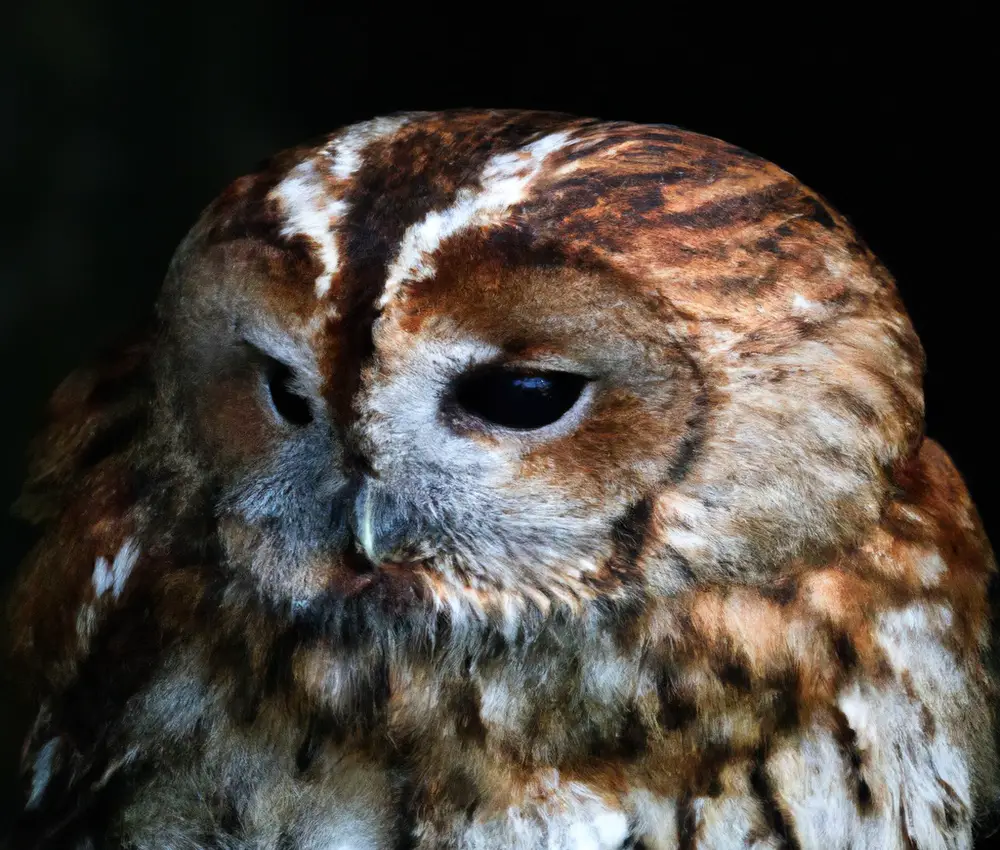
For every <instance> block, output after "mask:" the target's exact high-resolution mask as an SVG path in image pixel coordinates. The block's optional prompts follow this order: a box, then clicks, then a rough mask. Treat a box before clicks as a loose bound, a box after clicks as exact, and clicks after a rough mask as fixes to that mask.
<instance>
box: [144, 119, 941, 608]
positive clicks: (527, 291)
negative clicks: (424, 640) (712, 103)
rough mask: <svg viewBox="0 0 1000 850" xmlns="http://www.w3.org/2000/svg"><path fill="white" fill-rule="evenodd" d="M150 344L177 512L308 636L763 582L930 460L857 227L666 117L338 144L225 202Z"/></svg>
mask: <svg viewBox="0 0 1000 850" xmlns="http://www.w3.org/2000/svg"><path fill="white" fill-rule="evenodd" d="M159 320H160V321H159V325H160V326H159V331H158V334H157V336H156V338H155V342H154V343H153V346H152V354H151V360H152V375H153V379H152V384H153V388H154V389H153V401H152V402H151V404H152V408H151V409H152V411H153V414H152V416H151V417H150V421H151V422H152V426H151V432H150V437H149V439H150V441H151V444H152V445H153V446H154V447H155V448H154V451H153V455H154V456H155V458H156V462H155V465H154V467H155V468H154V470H153V471H152V472H150V473H148V474H149V475H150V476H152V484H153V487H152V489H153V490H167V489H170V488H171V487H173V488H174V489H175V490H176V489H178V488H179V489H180V490H182V491H183V492H184V494H185V495H184V496H183V498H182V499H181V502H183V504H184V505H185V506H186V508H185V509H186V510H188V511H189V512H197V513H198V514H200V515H208V516H211V517H213V518H214V522H215V526H214V530H213V532H212V533H213V535H214V537H213V539H214V540H215V541H216V542H217V544H218V545H217V550H218V553H219V561H220V563H221V564H222V565H224V569H225V570H226V571H228V573H229V574H230V575H233V576H236V577H238V578H239V579H240V580H243V581H246V582H248V583H249V584H251V585H253V586H254V587H256V588H258V589H259V590H261V591H262V592H263V595H264V596H265V597H266V598H268V599H270V600H273V601H278V602H280V603H281V604H282V605H286V606H289V607H290V609H291V610H293V611H311V610H316V609H317V606H321V605H323V604H334V600H339V602H338V603H337V604H342V603H343V600H352V599H353V600H365V599H367V600H378V603H377V604H378V606H381V607H380V610H389V611H390V612H392V616H394V617H398V618H402V619H405V618H406V617H407V616H408V615H409V614H410V613H412V612H414V611H422V612H426V611H428V610H434V611H445V612H449V613H450V615H451V616H452V619H453V620H454V621H456V622H457V621H458V620H460V619H462V618H466V619H473V620H474V619H477V618H479V619H493V618H499V620H501V621H503V622H507V623H512V622H516V621H518V619H519V618H520V617H522V616H527V613H526V612H528V611H532V612H536V613H537V612H540V613H542V614H545V613H546V612H551V611H552V610H554V609H559V610H563V611H567V610H568V611H574V610H580V609H581V608H585V607H587V606H590V605H593V604H602V605H607V604H617V603H623V604H631V603H634V602H636V601H641V600H642V599H644V598H649V597H653V596H662V595H669V594H674V593H677V592H678V591H680V590H683V589H684V588H687V587H690V586H692V585H696V584H702V583H708V582H743V583H746V582H749V583H759V582H762V581H767V580H768V579H769V578H771V577H773V576H775V575H776V574H777V573H779V572H780V571H782V570H784V569H787V568H789V566H790V565H793V564H796V563H802V562H808V561H809V560H810V559H818V558H821V557H826V556H828V555H829V553H830V551H831V550H836V549H837V548H838V547H845V546H850V545H851V544H852V542H854V541H856V540H857V539H859V538H860V536H861V535H862V534H863V532H864V531H865V529H866V528H868V527H869V526H870V524H871V523H873V522H875V521H876V520H877V518H878V516H879V512H880V509H881V506H882V504H883V502H884V500H885V499H886V498H887V495H888V493H889V490H890V488H891V486H892V485H891V478H892V469H893V466H894V464H896V463H897V462H898V461H900V460H902V459H905V458H906V457H907V456H908V455H909V454H910V453H911V452H912V450H913V449H914V447H915V445H916V443H917V441H918V440H919V438H920V436H921V425H922V397H921V389H920V385H921V373H922V353H921V350H920V347H919V343H918V342H917V339H916V337H915V335H914V332H913V330H912V328H911V326H910V323H909V321H908V319H907V317H906V315H905V313H904V311H903V309H902V307H901V305H900V301H899V299H898V297H897V294H896V291H895V288H894V285H893V283H892V280H891V278H890V276H889V275H888V273H887V272H886V271H885V269H884V268H883V267H882V266H881V265H880V264H879V263H878V262H877V260H876V259H875V258H874V257H873V255H872V254H871V253H870V252H869V251H868V249H867V248H865V247H864V246H863V245H862V243H861V242H860V241H859V240H858V238H857V236H856V235H855V234H854V232H853V231H852V229H851V227H850V226H849V225H848V224H847V222H846V221H845V220H844V219H843V218H842V217H840V216H839V215H838V214H837V213H835V212H834V211H832V210H831V209H830V208H829V207H828V206H827V204H826V203H825V202H824V201H823V200H822V199H821V198H820V197H818V196H817V195H816V194H815V193H813V192H811V191H810V190H809V189H807V188H805V187H804V186H802V185H801V184H800V183H799V182H798V181H796V180H795V179H794V178H793V177H791V176H790V175H789V174H787V173H785V172H784V171H782V170H780V169H779V168H777V167H775V166H774V165H771V164H769V163H768V162H766V161H764V160H762V159H760V158H759V157H757V156H754V155H752V154H750V153H748V152H746V151H744V150H741V149H739V148H736V147H733V146H732V145H729V144H726V143H724V142H721V141H718V140H716V139H712V138H707V137H705V136H701V135H697V134H695V133H691V132H687V131H683V130H680V129H677V128H675V127H670V126H640V125H634V124H628V123H622V122H611V123H609V122H600V121H593V120H581V119H576V118H572V117H567V116H564V115H557V114H549V113H536V112H512V111H490V112H453V113H416V114H404V115H396V116H392V117H388V118H381V119H377V120H374V121H370V122H367V123H363V124H358V125H355V126H351V127H347V128H346V129H343V130H341V131H339V132H336V133H334V134H333V135H331V136H329V137H328V138H326V139H325V140H323V141H322V142H321V143H319V144H318V145H315V146H309V147H302V148H298V149H295V150H292V151H289V152H286V153H284V154H281V155H279V156H278V157H276V158H275V159H274V160H272V161H271V162H269V163H268V164H267V165H265V166H264V167H263V168H262V169H261V170H260V171H259V172H257V173H255V174H253V175H250V176H248V177H244V178H242V179H239V180H237V181H236V182H235V183H234V184H233V185H232V186H230V187H229V188H228V190H226V192H225V193H224V194H223V195H222V196H221V197H220V198H219V199H218V200H216V201H215V202H214V203H213V204H212V205H211V206H210V207H209V208H208V210H207V211H206V212H205V213H204V215H203V216H202V218H201V220H200V221H199V222H198V224H197V225H196V226H195V227H194V229H193V230H192V231H191V233H190V234H189V235H188V236H187V238H186V239H185V241H184V242H183V244H182V246H181V247H180V249H179V250H178V252H177V254H176V256H175V258H174V260H173V262H172V265H171V268H170V270H169V274H168V278H167V281H166V284H165V287H164V290H163V293H162V297H161V298H160V301H159ZM145 522H146V523H147V524H149V525H156V524H158V523H161V524H162V523H168V524H169V522H170V520H169V519H167V518H166V517H165V516H164V513H163V512H162V511H156V510H153V509H150V510H148V511H147V512H146V519H145ZM174 534H175V536H176V535H178V534H182V532H180V531H176V530H175V532H174Z"/></svg>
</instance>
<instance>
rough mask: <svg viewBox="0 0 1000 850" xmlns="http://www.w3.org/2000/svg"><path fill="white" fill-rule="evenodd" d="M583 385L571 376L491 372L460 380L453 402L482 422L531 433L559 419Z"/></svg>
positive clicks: (502, 371) (578, 378)
mask: <svg viewBox="0 0 1000 850" xmlns="http://www.w3.org/2000/svg"><path fill="white" fill-rule="evenodd" d="M586 384H587V379H586V378H585V377H583V376H582V375H574V374H572V373H571V372H538V371H526V370H514V369H491V370H487V371H482V372H476V373H474V374H472V375H469V376H467V377H465V378H463V379H462V380H460V381H459V383H458V385H457V386H456V388H455V401H456V402H457V404H458V406H459V407H460V408H461V409H462V410H464V411H465V412H466V413H469V414H471V415H472V416H475V417H476V418H477V419H481V420H483V421H484V422H489V423H491V424H494V425H501V426H503V427H504V428H514V429H517V430H522V431H530V430H534V429H536V428H543V427H544V426H546V425H551V424H552V423H553V422H556V421H558V420H559V419H561V418H562V416H563V414H565V413H566V411H568V410H569V409H570V408H571V407H572V406H573V405H574V404H575V403H576V400H577V399H578V398H579V397H580V393H582V392H583V388H584V386H585V385H586Z"/></svg>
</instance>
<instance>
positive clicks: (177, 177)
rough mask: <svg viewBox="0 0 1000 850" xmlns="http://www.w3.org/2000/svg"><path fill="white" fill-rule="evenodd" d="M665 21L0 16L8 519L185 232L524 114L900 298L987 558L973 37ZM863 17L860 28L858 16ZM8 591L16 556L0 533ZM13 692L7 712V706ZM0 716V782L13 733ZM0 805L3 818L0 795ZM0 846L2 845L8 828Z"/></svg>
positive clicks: (232, 5) (961, 32)
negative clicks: (723, 194)
mask: <svg viewBox="0 0 1000 850" xmlns="http://www.w3.org/2000/svg"><path fill="white" fill-rule="evenodd" d="M812 5H814V6H815V8H809V9H806V10H804V11H803V12H802V13H800V14H799V16H798V17H796V18H789V17H787V16H785V15H778V14H777V13H772V14H771V16H770V18H766V17H765V19H763V20H762V19H761V17H760V15H761V13H759V12H753V13H751V9H750V8H749V7H747V6H746V5H744V6H743V7H742V8H735V7H734V8H730V9H726V8H725V7H724V6H719V7H715V6H712V7H709V6H708V5H707V4H706V8H705V9H704V14H703V15H692V14H691V9H690V8H689V7H685V12H684V14H681V13H680V12H679V11H678V10H679V9H680V8H681V7H679V6H678V7H675V8H671V7H669V6H666V7H665V6H664V5H663V4H660V12H659V13H658V15H657V16H654V17H650V16H649V15H648V13H645V12H642V11H640V8H639V7H638V6H636V5H635V4H629V3H619V4H614V3H612V4H602V7H601V11H600V15H599V16H598V17H593V18H587V17H586V13H585V12H584V11H583V9H584V7H583V6H582V5H576V6H570V5H568V4H567V5H564V7H563V9H561V10H560V11H558V12H547V11H546V10H545V8H544V6H543V5H542V4H537V3H534V4H533V3H521V4H516V5H513V6H512V5H509V4H503V5H496V6H494V5H491V4H486V3H480V4H479V5H477V6H473V5H471V4H467V5H466V6H464V7H460V9H458V10H456V11H454V12H452V13H444V12H431V11H421V10H420V9H419V8H418V7H415V6H414V7H410V8H409V10H408V11H405V12H402V13H400V12H398V11H393V9H392V7H390V6H389V5H381V4H374V3H366V4H361V5H360V11H359V12H358V13H357V14H349V13H347V12H343V11H338V9H343V8H346V7H347V4H328V5H325V6H317V7H309V6H306V5H303V4H281V3H266V2H259V0H239V2H234V0H219V1H218V2H201V3H196V2H190V0H173V2H170V3H163V2H112V0H35V2H32V3H30V4H24V5H22V6H21V7H20V8H17V7H8V6H7V5H6V4H5V5H4V7H3V15H2V16H0V40H2V42H0V62H3V63H4V66H3V67H2V73H0V169H2V171H0V174H2V176H3V188H4V194H5V197H4V199H3V203H2V204H0V210H2V213H0V214H2V217H3V219H2V221H3V227H2V230H0V240H2V242H0V246H2V250H0V350H2V358H3V359H2V364H3V372H2V375H3V379H4V380H3V393H2V398H3V399H4V403H3V406H2V410H3V414H2V416H0V422H2V423H3V436H4V440H3V442H2V447H3V448H2V452H3V456H2V463H0V504H2V505H7V504H9V503H10V502H11V501H12V500H13V499H14V497H15V495H16V493H17V490H18V486H19V481H20V479H21V476H22V475H23V471H24V467H23V453H24V447H25V443H26V441H27V439H28V437H29V435H30V434H31V433H32V431H33V430H35V429H36V428H37V427H38V424H39V421H40V414H41V411H42V407H43V404H44V402H45V399H46V397H47V395H48V394H49V393H50V392H51V390H52V389H53V388H54V386H55V384H56V383H57V382H58V381H59V380H60V379H61V378H62V377H63V376H64V375H65V374H66V373H67V372H68V371H69V370H70V369H71V368H72V367H73V366H74V365H75V364H77V363H79V362H80V361H82V360H84V359H86V358H87V357H88V356H90V355H91V354H92V353H93V352H94V351H95V350H96V349H97V348H99V347H101V346H103V345H104V344H107V343H108V342H111V341H113V340H114V338H115V337H116V336H117V335H118V334H120V333H122V332H123V331H125V330H127V329H128V328H129V327H130V326H131V325H132V324H133V323H135V322H136V321H137V320H138V319H139V318H140V317H141V316H142V315H143V314H144V313H145V312H146V311H147V310H148V309H149V308H150V305H151V303H152V300H153V298H154V296H155V293H156V291H157V288H158V286H159V283H160V280H161V278H162V275H163V272H164V269H165V267H166V264H167V261H168V259H169V257H170V255H171V252H172V251H173V249H174V246H175V245H176V244H177V242H178V241H179V240H180V238H181V237H182V236H183V234H184V232H185V230H186V229H187V227H188V226H189V225H190V224H191V223H193V220H194V218H195V217H196V216H197V214H198V212H199V211H200V209H201V208H202V207H203V206H204V205H206V204H207V203H208V202H209V201H210V200H211V199H212V197H213V196H214V195H215V194H216V193H218V192H219V191H220V190H221V189H222V188H223V187H224V186H225V185H226V184H227V183H228V182H229V181H231V180H232V179H233V178H235V177H237V176H239V175H240V174H242V173H244V172H246V171H248V170H250V169H252V168H253V166H254V165H255V164H256V163H257V162H258V161H259V160H260V159H262V158H263V157H265V156H266V155H268V154H270V153H272V152H274V151H275V150H277V149H280V148H282V147H285V146H289V145H292V144H294V143H297V142H299V141H302V140H303V139H306V138H308V137H311V136H314V135H316V134H319V133H323V132H327V131H329V130H331V129H333V128H335V127H337V126H338V125H341V124H344V123H347V122H350V121H354V120H356V119H363V118H368V117H371V116H373V115H377V114H379V113H384V112H388V111H394V110H399V109H411V108H416V109H433V108H439V107H458V106H487V107H507V106H509V107H535V108H547V109H558V110H564V111H569V112H577V113H582V114H586V115H593V116H598V117H603V118H613V119H628V120H633V121H647V122H661V123H673V124H679V125H681V126H684V127H687V128H690V129H694V130H697V131H700V132H703V133H707V134H709V135H714V136H719V137H722V138H725V139H726V140H728V141H731V142H734V143H736V144H738V145H740V146H742V147H745V148H748V149H750V150H752V151H754V152H756V153H758V154H761V155H763V156H765V157H767V158H768V159H771V160H774V161H776V162H777V163H778V164H780V165H781V166H783V167H784V168H786V169H787V170H789V171H791V172H792V173H793V174H795V175H796V176H798V177H799V178H800V179H802V180H803V181H804V182H806V183H807V184H809V185H811V186H812V187H813V188H815V189H816V190H818V191H819V192H821V193H822V194H824V195H825V196H826V197H827V198H828V199H829V200H830V201H831V202H832V203H833V205H834V206H836V207H837V208H839V209H840V210H841V211H842V212H844V213H845V214H847V215H848V216H849V217H850V218H851V219H852V220H853V222H854V223H855V225H856V226H857V227H858V229H859V230H860V232H861V234H862V236H863V237H864V238H865V239H866V240H867V241H868V243H869V244H870V245H871V246H872V247H873V248H874V250H875V251H876V253H878V254H879V255H880V256H881V257H882V259H883V260H884V261H885V262H886V263H887V265H888V266H889V268H890V269H891V270H892V271H893V273H894V274H895V275H896V277H897V279H898V281H899V284H900V288H901V290H902V293H903V297H904V300H905V302H906V304H907V305H908V307H909V310H910V312H911V314H912V316H913V319H914V321H915V323H916V326H917V330H918V332H919V333H920V335H921V338H922V339H923V342H924V345H925V348H926V351H927V355H928V360H929V371H928V375H927V382H926V390H927V409H928V413H927V430H928V432H929V434H930V435H932V436H933V437H935V438H937V439H938V440H940V441H941V442H942V443H943V444H944V445H945V447H946V448H947V449H948V451H950V452H951V454H952V456H953V457H954V458H955V461H956V462H957V464H958V466H959V468H960V469H961V470H962V472H963V474H964V475H965V477H966V479H967V481H968V484H969V486H970V488H971V490H972V493H973V496H974V497H975V498H976V499H977V501H978V503H979V505H980V510H981V512H982V514H983V517H984V520H985V522H986V525H987V528H988V529H989V530H991V531H992V536H993V538H994V540H996V539H1000V536H998V534H997V531H998V524H997V523H998V519H1000V517H998V513H997V497H996V496H995V495H994V492H995V485H994V481H995V480H996V474H997V465H998V464H997V461H998V454H997V451H996V449H995V443H994V439H995V438H994V436H993V435H994V431H995V429H994V425H993V417H992V416H991V415H989V414H988V408H989V407H990V406H991V403H990V402H989V401H988V399H989V397H991V395H992V391H993V388H994V385H995V381H996V378H995V376H994V374H993V366H994V364H995V362H996V358H995V357H994V350H995V345H996V344H997V341H998V340H997V337H998V334H997V332H996V330H995V318H994V313H993V311H992V310H991V309H990V308H989V307H988V303H989V302H990V300H991V299H990V296H991V295H992V290H993V289H994V287H995V273H993V272H992V270H991V271H990V273H989V277H988V276H987V268H988V262H990V261H992V259H993V252H994V250H995V247H994V245H995V238H996V237H995V236H994V235H993V231H994V229H995V226H996V225H995V217H996V211H995V210H996V206H997V204H996V201H995V200H994V199H993V195H992V193H993V189H994V187H995V178H994V174H993V172H994V171H995V165H994V163H995V162H996V157H995V156H994V155H993V150H992V143H991V140H988V139H987V137H986V133H985V127H984V124H985V119H984V118H983V115H988V114H989V113H990V112H992V111H995V110H994V106H993V105H992V104H993V103H994V101H995V92H994V91H993V87H992V86H990V88H989V90H987V76H986V63H987V57H988V53H987V47H986V46H985V34H986V32H987V31H988V30H987V28H986V25H985V23H984V22H983V21H982V20H980V19H977V17H976V16H975V15H974V14H971V13H969V14H964V13H963V12H961V11H960V10H951V9H945V8H944V7H936V11H935V13H934V17H933V18H925V19H917V18H916V17H914V16H911V17H910V18H908V19H900V18H896V19H894V20H891V21H884V22H877V21H875V20H873V18H872V15H871V13H870V12H865V13H861V12H855V11H852V10H850V9H849V8H847V7H845V6H842V5H838V6H837V7H836V9H835V10H832V9H830V8H827V5H825V4H812ZM873 5H874V4H873ZM0 529H2V536H0V577H2V579H3V580H4V581H6V580H8V579H9V577H10V575H11V574H12V572H13V570H14V569H15V567H16V564H17V562H18V561H19V559H20V557H21V555H22V554H23V551H24V549H25V546H26V545H27V541H28V537H27V536H26V535H25V534H24V531H23V530H22V529H20V528H19V527H18V526H17V525H16V524H15V523H14V522H13V521H8V520H7V519H6V517H5V518H4V520H3V524H2V526H0ZM4 693H6V692H4ZM12 714H13V712H12V709H10V708H9V707H8V698H7V697H6V696H0V729H2V730H3V734H2V736H0V773H2V774H3V775H4V776H6V775H8V774H9V772H10V771H9V770H7V769H5V768H8V767H10V766H12V765H13V763H14V760H15V752H16V748H17V739H18V738H19V737H20V734H21V730H20V728H19V724H18V722H17V720H16V719H15V718H14V717H12V716H11V715H12ZM0 793H2V795H3V796H2V800H0V808H4V807H5V805H6V803H8V802H9V801H10V799H11V795H10V794H9V793H8V792H7V791H6V787H5V786H4V787H2V788H0ZM0 832H2V830H0Z"/></svg>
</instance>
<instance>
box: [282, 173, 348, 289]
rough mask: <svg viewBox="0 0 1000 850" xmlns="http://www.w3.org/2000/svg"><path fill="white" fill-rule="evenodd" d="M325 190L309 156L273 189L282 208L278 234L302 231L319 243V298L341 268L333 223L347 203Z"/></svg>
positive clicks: (292, 234) (342, 212)
mask: <svg viewBox="0 0 1000 850" xmlns="http://www.w3.org/2000/svg"><path fill="white" fill-rule="evenodd" d="M328 192H329V189H328V187H327V186H326V185H325V183H324V180H323V175H322V174H320V172H319V171H318V170H317V168H316V164H315V162H314V161H313V160H311V159H309V160H306V161H305V162H301V163H299V164H298V165H296V166H295V168H293V169H292V171H291V173H290V174H289V175H288V176H287V177H286V178H285V179H284V180H282V181H281V183H279V184H278V185H277V186H276V187H275V188H274V189H273V190H272V194H274V195H275V197H277V198H278V200H280V201H281V206H282V209H284V211H285V226H284V227H282V228H281V235H282V236H286V237H287V236H295V235H297V234H302V235H304V236H306V237H308V238H309V239H311V240H312V241H313V242H315V243H316V245H317V246H318V251H319V256H318V259H319V261H320V263H322V265H323V271H322V272H320V274H319V275H318V276H317V277H316V295H318V296H320V297H322V296H323V295H326V293H327V292H328V291H329V289H330V282H331V281H332V280H333V276H334V275H335V274H336V273H337V272H338V271H340V251H339V249H338V248H337V239H336V234H335V232H334V226H335V225H336V223H337V222H338V221H339V220H340V219H341V218H342V217H343V215H344V213H346V212H347V204H346V203H345V202H344V201H342V200H340V199H339V198H331V197H329V196H328Z"/></svg>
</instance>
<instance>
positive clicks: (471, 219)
mask: <svg viewBox="0 0 1000 850" xmlns="http://www.w3.org/2000/svg"><path fill="white" fill-rule="evenodd" d="M570 141H571V139H570V136H569V134H568V133H562V132H560V133H551V134H549V135H547V136H543V137H542V138H541V139H538V140H537V141H535V142H532V143H531V144H529V145H525V146H524V147H523V148H520V149H519V150H516V151H511V152H509V153H502V154H497V155H496V156H494V157H492V158H491V159H490V161H489V162H488V163H487V164H486V167H485V168H484V169H483V171H482V173H481V174H480V176H479V183H480V188H478V189H473V188H471V187H468V186H467V187H465V188H463V189H460V190H459V191H458V193H457V194H456V197H455V202H454V203H453V204H452V205H451V206H450V207H448V208H447V209H444V210H434V211H432V212H430V213H428V214H427V215H426V216H425V217H424V219H423V220H422V221H419V222H417V223H416V224H413V225H411V226H410V227H409V228H408V229H407V231H406V233H405V234H403V238H402V240H401V241H400V249H399V252H398V253H397V255H396V259H395V260H394V261H393V263H392V265H391V266H390V267H389V272H388V274H387V276H386V282H385V289H384V291H383V292H382V297H381V298H380V299H379V303H378V306H379V308H382V307H384V306H385V305H386V304H388V303H389V301H391V300H392V298H393V296H395V294H396V292H397V291H398V290H399V288H400V286H401V285H402V283H403V282H404V281H418V280H425V279H427V278H428V277H430V276H431V275H433V274H434V271H435V267H434V264H433V263H432V261H431V259H430V255H431V254H433V253H434V251H436V250H437V249H438V248H439V247H440V245H441V243H442V242H443V241H444V240H445V239H447V238H449V237H450V236H454V235H455V234H456V233H459V232H461V231H463V230H469V229H471V228H474V227H485V226H487V225H489V224H492V223H494V222H496V221H498V220H499V219H501V218H502V217H503V215H504V214H505V213H506V212H507V210H509V209H510V207H512V206H513V205H514V204H516V203H518V202H519V201H521V200H523V199H524V194H525V190H526V189H527V188H528V186H529V185H530V184H531V182H532V181H533V180H534V179H535V178H536V177H537V176H538V173H539V172H540V171H541V169H542V165H543V164H544V163H545V160H546V158H547V157H548V156H549V155H550V154H552V153H554V152H555V151H557V150H559V149H560V148H564V147H566V146H567V145H568V144H570Z"/></svg>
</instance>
